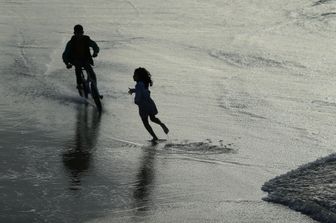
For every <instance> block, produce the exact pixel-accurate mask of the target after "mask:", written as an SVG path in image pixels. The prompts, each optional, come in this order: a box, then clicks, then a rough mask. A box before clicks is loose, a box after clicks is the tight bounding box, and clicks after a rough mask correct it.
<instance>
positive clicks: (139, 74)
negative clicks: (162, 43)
mask: <svg viewBox="0 0 336 223" xmlns="http://www.w3.org/2000/svg"><path fill="white" fill-rule="evenodd" d="M133 80H134V81H136V82H137V83H136V85H135V88H130V89H129V91H128V93H129V94H133V93H135V98H134V103H135V104H137V105H138V107H139V115H140V117H141V120H142V122H143V124H144V126H145V128H146V129H147V131H148V132H149V134H151V136H152V137H153V139H152V141H156V140H158V137H157V136H156V135H155V133H154V131H153V129H152V127H151V126H150V125H149V122H148V117H149V118H150V120H151V121H152V122H154V123H156V124H158V125H160V126H161V127H162V129H163V131H164V132H165V133H166V134H168V132H169V129H168V128H167V126H166V125H165V124H163V123H162V122H161V121H160V119H158V118H156V117H155V115H157V114H158V110H157V108H156V105H155V103H154V101H153V100H152V99H151V97H150V91H149V86H152V85H153V81H152V79H151V74H150V73H149V72H148V71H147V70H146V69H145V68H142V67H139V68H137V69H135V71H134V75H133Z"/></svg>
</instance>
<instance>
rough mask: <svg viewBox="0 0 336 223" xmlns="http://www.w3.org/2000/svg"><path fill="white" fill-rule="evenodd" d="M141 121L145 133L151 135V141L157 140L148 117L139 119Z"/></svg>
mask: <svg viewBox="0 0 336 223" xmlns="http://www.w3.org/2000/svg"><path fill="white" fill-rule="evenodd" d="M141 120H142V123H143V124H144V126H145V128H146V129H147V131H148V132H149V134H151V136H152V137H153V139H152V140H153V141H154V140H157V139H158V137H157V136H156V135H155V133H154V131H153V129H152V127H151V126H150V125H149V122H148V117H141Z"/></svg>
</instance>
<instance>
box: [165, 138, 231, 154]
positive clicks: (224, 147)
mask: <svg viewBox="0 0 336 223" xmlns="http://www.w3.org/2000/svg"><path fill="white" fill-rule="evenodd" d="M164 149H166V150H171V151H172V152H174V153H178V154H196V155H211V154H223V153H233V152H235V149H233V144H232V143H229V144H224V143H223V141H222V140H220V141H218V143H213V142H212V141H211V140H207V141H204V142H188V141H185V142H181V143H167V144H166V145H165V146H164Z"/></svg>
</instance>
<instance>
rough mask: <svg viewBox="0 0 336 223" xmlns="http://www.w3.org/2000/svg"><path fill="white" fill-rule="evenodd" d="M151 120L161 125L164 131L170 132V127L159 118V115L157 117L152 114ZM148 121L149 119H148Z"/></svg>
mask: <svg viewBox="0 0 336 223" xmlns="http://www.w3.org/2000/svg"><path fill="white" fill-rule="evenodd" d="M149 117H150V120H151V121H152V122H154V123H156V124H158V125H160V126H161V128H162V129H163V131H164V133H166V134H168V132H169V129H168V128H167V126H166V125H165V124H163V123H162V122H161V121H160V119H158V118H157V117H155V115H151V116H149ZM147 121H148V120H147Z"/></svg>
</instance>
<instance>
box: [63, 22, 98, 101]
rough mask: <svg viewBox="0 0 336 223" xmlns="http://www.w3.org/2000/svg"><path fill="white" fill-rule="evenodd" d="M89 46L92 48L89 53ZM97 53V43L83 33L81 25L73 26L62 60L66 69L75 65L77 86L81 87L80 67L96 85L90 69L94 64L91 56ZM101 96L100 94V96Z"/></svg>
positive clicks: (93, 74)
mask: <svg viewBox="0 0 336 223" xmlns="http://www.w3.org/2000/svg"><path fill="white" fill-rule="evenodd" d="M90 47H91V48H92V49H93V54H92V55H91V52H90ZM98 53H99V47H98V45H97V43H96V42H95V41H93V40H91V39H90V37H89V36H86V35H84V29H83V26H82V25H79V24H78V25H75V26H74V35H73V36H72V37H71V40H70V41H69V42H68V43H67V44H66V47H65V50H64V52H63V54H62V59H63V62H64V63H65V65H66V67H67V68H68V69H70V68H72V65H74V66H75V72H76V81H77V88H78V89H80V88H82V85H81V84H82V83H81V82H82V78H81V73H82V68H84V69H85V70H86V72H87V73H88V75H90V78H91V80H92V81H94V83H95V84H96V86H97V78H96V74H95V72H94V71H93V69H92V66H93V65H94V63H93V59H92V57H97V56H98ZM100 97H101V98H102V95H101V96H100Z"/></svg>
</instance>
